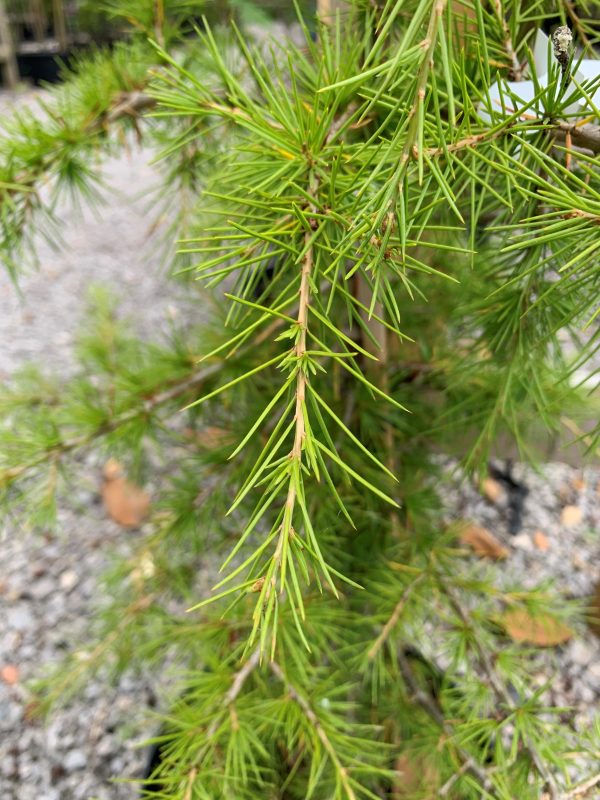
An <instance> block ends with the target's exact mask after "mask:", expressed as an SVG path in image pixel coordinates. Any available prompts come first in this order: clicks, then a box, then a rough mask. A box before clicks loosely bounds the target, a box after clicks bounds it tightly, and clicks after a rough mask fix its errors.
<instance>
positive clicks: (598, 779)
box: [561, 772, 600, 800]
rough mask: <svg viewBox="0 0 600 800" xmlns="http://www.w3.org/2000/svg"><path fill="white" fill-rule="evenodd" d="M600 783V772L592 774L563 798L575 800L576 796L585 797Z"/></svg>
mask: <svg viewBox="0 0 600 800" xmlns="http://www.w3.org/2000/svg"><path fill="white" fill-rule="evenodd" d="M599 783H600V772H597V773H596V774H595V775H592V776H591V778H588V779H587V780H585V781H583V782H582V783H580V784H579V785H578V786H575V787H573V789H571V790H570V791H568V792H567V793H566V794H565V795H563V797H562V799H561V800H575V798H576V797H584V796H585V795H586V794H587V793H588V792H589V791H590V789H594V788H595V787H596V786H597V785H598V784H599Z"/></svg>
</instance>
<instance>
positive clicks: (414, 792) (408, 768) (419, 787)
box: [392, 753, 441, 800]
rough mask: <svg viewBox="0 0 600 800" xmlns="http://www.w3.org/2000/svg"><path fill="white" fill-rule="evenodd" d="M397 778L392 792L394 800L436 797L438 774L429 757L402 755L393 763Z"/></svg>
mask: <svg viewBox="0 0 600 800" xmlns="http://www.w3.org/2000/svg"><path fill="white" fill-rule="evenodd" d="M395 768H396V772H397V773H398V778H397V779H396V781H395V786H394V788H393V790H392V797H393V798H394V800H411V799H412V798H413V797H415V796H419V797H437V790H438V788H439V786H440V783H441V780H440V773H439V771H438V769H437V767H436V765H435V763H434V762H433V759H432V758H431V757H430V756H427V755H424V754H422V753H402V754H401V755H400V756H399V757H398V758H397V759H396V763H395Z"/></svg>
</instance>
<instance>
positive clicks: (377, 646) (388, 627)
mask: <svg viewBox="0 0 600 800" xmlns="http://www.w3.org/2000/svg"><path fill="white" fill-rule="evenodd" d="M424 577H425V573H424V572H422V573H421V574H420V575H419V576H418V577H417V578H415V580H414V581H413V582H412V583H409V584H408V586H407V587H406V588H405V589H404V591H403V592H402V595H401V596H400V599H399V600H398V602H397V603H396V605H395V606H394V610H393V611H392V613H391V614H390V617H389V619H388V621H387V622H386V623H385V625H384V626H383V628H382V630H381V633H380V634H379V636H378V637H377V639H376V640H375V642H374V643H373V645H372V647H371V648H370V650H369V652H368V653H367V658H368V659H369V661H372V660H373V659H374V658H375V656H376V655H377V653H378V652H379V651H380V650H381V648H382V646H383V644H384V643H385V642H386V640H387V638H388V637H389V635H390V633H391V632H392V631H393V629H394V628H395V627H396V625H397V623H398V620H399V619H400V615H401V614H402V612H403V611H404V606H405V605H406V601H407V600H408V598H409V597H410V595H411V594H412V593H413V591H414V590H415V588H416V587H417V585H418V584H419V583H420V582H421V581H422V580H423V578H424Z"/></svg>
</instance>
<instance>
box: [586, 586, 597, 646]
mask: <svg viewBox="0 0 600 800" xmlns="http://www.w3.org/2000/svg"><path fill="white" fill-rule="evenodd" d="M588 625H589V626H590V629H591V630H592V631H593V632H594V633H595V634H596V636H598V637H600V583H597V584H596V586H595V588H594V594H593V596H592V598H591V602H590V607H589V609H588Z"/></svg>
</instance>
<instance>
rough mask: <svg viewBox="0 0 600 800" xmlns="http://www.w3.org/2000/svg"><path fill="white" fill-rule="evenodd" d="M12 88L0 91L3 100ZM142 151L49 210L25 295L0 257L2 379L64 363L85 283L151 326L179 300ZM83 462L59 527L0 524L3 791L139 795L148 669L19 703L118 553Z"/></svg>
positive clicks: (75, 631) (74, 635)
mask: <svg viewBox="0 0 600 800" xmlns="http://www.w3.org/2000/svg"><path fill="white" fill-rule="evenodd" d="M22 99H23V98H22ZM30 99H31V95H27V96H26V97H25V98H24V100H25V101H26V102H27V101H29V100H30ZM12 101H13V98H11V96H9V95H6V94H4V95H3V94H2V93H0V114H1V113H2V111H3V109H6V108H7V107H9V106H10V105H11V104H12ZM149 159H150V154H149V153H148V152H144V151H140V150H136V149H132V151H131V152H130V153H129V154H128V155H127V156H125V157H123V158H119V159H113V160H109V161H108V162H107V164H106V167H105V169H104V179H105V181H106V184H107V186H108V187H110V188H111V190H112V191H110V192H107V193H106V198H107V202H106V203H105V204H104V205H102V206H101V207H99V208H98V209H97V210H96V211H91V210H89V209H86V210H84V211H83V213H81V214H78V213H77V212H76V211H75V210H74V209H72V208H70V207H67V206H65V207H63V208H61V209H60V210H59V212H58V217H59V221H61V222H64V221H67V222H68V224H67V225H66V226H65V227H64V229H63V238H64V242H63V243H62V244H61V246H60V248H59V249H57V248H56V247H53V246H52V245H51V244H49V243H48V242H46V241H44V240H41V239H40V240H39V241H38V242H37V243H36V252H37V256H38V261H39V263H38V265H37V268H34V266H33V264H32V265H30V266H28V265H24V275H23V276H22V278H21V280H20V287H21V290H22V292H21V295H19V294H17V292H16V291H15V288H14V286H13V284H12V283H11V281H10V280H9V278H8V276H7V273H6V271H5V270H4V269H0V342H1V343H2V346H1V347H0V380H6V379H9V378H10V376H11V374H13V373H14V372H15V371H16V370H17V369H18V368H20V367H22V366H23V365H24V364H26V363H27V362H34V363H36V364H37V365H38V366H39V365H42V366H44V367H46V368H47V369H48V370H51V371H53V372H58V373H59V374H63V375H68V374H69V373H70V372H71V371H72V370H73V367H74V363H75V361H74V357H73V344H74V337H75V335H76V334H77V332H78V331H79V330H80V328H81V324H82V321H83V320H84V318H85V317H84V315H85V301H86V298H87V297H88V293H89V289H90V287H91V286H93V285H99V286H103V287H105V288H106V289H108V290H109V291H111V292H114V294H115V295H116V297H117V298H118V301H119V312H120V314H122V315H123V316H125V317H127V318H130V319H131V320H132V322H133V323H134V326H135V328H136V330H137V332H138V333H140V334H141V335H143V336H149V337H151V338H153V339H156V338H158V337H159V336H160V333H161V331H166V330H167V328H168V326H169V323H170V321H171V320H172V318H173V317H174V316H177V315H178V314H185V313H186V312H187V310H188V308H189V301H188V300H187V299H186V297H185V295H184V291H183V289H180V288H178V287H177V286H176V285H174V284H173V283H172V282H168V281H167V277H166V274H165V271H164V267H163V266H162V264H163V261H162V253H161V246H162V245H161V241H160V238H159V235H158V234H157V233H155V234H153V235H151V234H150V229H151V224H152V222H153V216H152V214H151V213H149V212H148V197H149V194H150V192H151V191H152V189H153V187H154V186H155V185H156V182H157V174H156V172H155V171H154V169H153V168H152V167H150V166H149V165H148V162H149ZM61 227H62V226H61ZM167 284H168V289H167ZM140 309H142V310H143V311H140ZM196 313H197V308H196ZM85 473H86V479H87V481H88V485H87V486H85V487H83V488H82V489H81V492H80V494H79V495H78V496H77V498H76V501H77V502H76V505H77V507H78V508H80V509H81V511H80V512H75V511H72V510H62V511H61V512H60V517H59V525H58V529H59V531H60V533H59V535H58V536H57V537H56V538H47V539H43V538H40V537H39V536H38V535H33V534H30V533H27V532H24V531H22V530H18V529H17V526H15V525H11V524H10V523H8V524H7V525H6V527H5V529H4V530H3V531H2V532H1V533H0V563H2V565H3V568H2V572H1V573H0V668H2V667H3V666H5V665H7V664H9V665H18V668H19V679H18V681H17V683H16V684H14V685H9V684H7V683H6V682H5V681H2V680H0V798H1V800H84V798H85V800H90V799H91V798H95V799H97V800H130V799H131V798H134V797H137V795H138V792H137V790H136V789H135V788H134V787H132V786H131V785H126V784H119V785H117V784H114V783H112V779H114V778H115V777H119V776H125V777H134V776H136V775H139V774H140V770H141V768H142V765H143V762H144V758H145V756H144V753H143V751H141V750H140V749H136V748H135V744H136V743H139V741H140V740H141V739H143V738H145V737H147V736H148V735H149V734H150V731H149V730H148V729H146V730H143V728H142V727H140V725H141V719H142V717H143V715H144V710H145V709H146V707H147V705H148V702H149V700H151V699H152V692H151V689H150V688H149V687H150V686H151V681H150V680H149V679H148V680H144V679H143V678H136V679H134V678H132V677H131V676H126V677H124V678H123V679H122V680H121V682H120V684H119V686H118V687H116V688H115V689H114V690H107V689H106V687H105V685H104V684H102V683H100V682H95V681H93V682H91V683H90V685H89V686H88V687H87V689H86V690H85V693H84V694H83V696H81V697H79V698H78V699H77V700H76V701H75V702H74V703H72V704H71V705H70V706H69V707H68V708H67V709H65V710H59V711H57V712H55V713H53V714H52V716H51V718H50V720H49V723H48V725H47V726H44V725H42V724H41V723H39V722H34V721H31V720H29V719H28V715H27V702H28V698H27V694H26V692H25V690H24V688H23V685H24V683H25V682H26V681H28V680H29V679H32V678H38V677H40V676H42V677H43V675H44V674H45V672H46V671H47V669H48V666H49V665H51V664H52V663H56V662H58V661H60V660H61V659H62V658H63V657H64V654H65V652H66V651H67V650H69V649H71V648H72V647H73V646H76V645H77V644H78V643H81V642H84V641H85V638H86V632H87V627H88V620H89V618H90V616H91V615H92V613H93V609H94V608H96V607H97V605H98V604H99V603H100V602H101V601H102V596H101V594H100V589H99V586H98V579H99V576H101V575H102V573H103V572H104V571H105V568H106V566H107V564H108V554H109V551H112V552H115V551H116V552H119V550H120V551H122V552H123V553H126V552H127V542H128V537H129V536H131V535H132V534H126V535H124V532H123V530H122V529H120V528H119V527H118V526H117V525H115V524H114V523H112V522H110V521H109V520H107V518H106V516H105V514H104V513H103V511H102V509H101V507H100V505H99V504H98V502H97V500H98V498H97V487H98V481H99V475H100V469H99V465H94V464H89V465H88V469H86V470H85ZM124 726H125V727H126V730H127V731H128V734H127V735H124V733H123V729H124ZM129 734H131V735H132V738H131V739H130V735H129Z"/></svg>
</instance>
